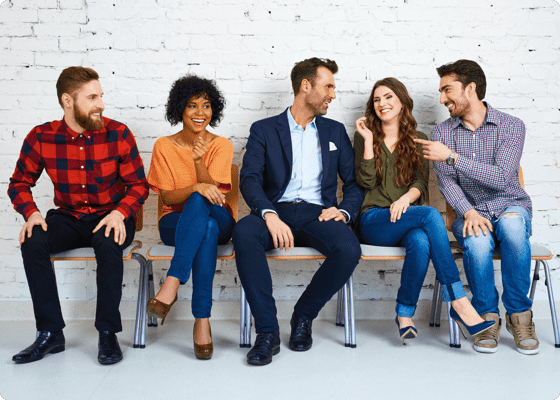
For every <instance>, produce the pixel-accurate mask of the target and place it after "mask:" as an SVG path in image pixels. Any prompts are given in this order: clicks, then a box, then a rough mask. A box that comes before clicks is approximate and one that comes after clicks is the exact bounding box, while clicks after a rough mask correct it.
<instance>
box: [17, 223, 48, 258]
mask: <svg viewBox="0 0 560 400" xmlns="http://www.w3.org/2000/svg"><path fill="white" fill-rule="evenodd" d="M21 252H22V254H23V255H24V256H25V255H26V254H29V255H32V256H35V255H37V254H40V253H46V254H48V253H49V238H48V235H47V232H45V231H44V230H43V229H42V228H41V227H40V226H35V227H33V230H32V231H31V237H26V238H25V241H24V242H23V243H22V244H21Z"/></svg>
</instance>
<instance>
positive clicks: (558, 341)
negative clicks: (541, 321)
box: [541, 261, 560, 348]
mask: <svg viewBox="0 0 560 400" xmlns="http://www.w3.org/2000/svg"><path fill="white" fill-rule="evenodd" d="M541 262H542V263H543V266H544V275H545V278H546V281H545V283H546V288H547V291H548V303H549V304H550V316H551V318H552V328H553V329H554V347H556V348H560V332H558V318H557V317H556V306H555V305H554V293H553V291H552V281H551V280H550V268H549V267H548V263H547V262H546V261H541Z"/></svg>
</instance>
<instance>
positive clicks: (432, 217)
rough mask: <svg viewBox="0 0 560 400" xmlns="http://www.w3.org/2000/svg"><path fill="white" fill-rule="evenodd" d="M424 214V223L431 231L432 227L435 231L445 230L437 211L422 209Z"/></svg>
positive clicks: (428, 208)
mask: <svg viewBox="0 0 560 400" xmlns="http://www.w3.org/2000/svg"><path fill="white" fill-rule="evenodd" d="M424 213H425V215H424V223H425V224H427V225H429V226H430V228H431V229H434V227H435V229H438V228H440V229H441V228H443V229H445V225H444V224H443V217H442V216H441V214H440V212H439V211H438V210H436V209H435V208H433V207H424Z"/></svg>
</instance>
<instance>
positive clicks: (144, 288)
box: [140, 260, 152, 349]
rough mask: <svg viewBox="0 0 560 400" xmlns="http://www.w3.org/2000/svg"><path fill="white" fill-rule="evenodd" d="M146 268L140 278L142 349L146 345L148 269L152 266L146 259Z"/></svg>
mask: <svg viewBox="0 0 560 400" xmlns="http://www.w3.org/2000/svg"><path fill="white" fill-rule="evenodd" d="M146 265H147V268H146V270H145V273H144V279H143V280H142V292H143V293H144V294H143V297H144V298H143V299H142V304H141V307H142V310H141V317H142V322H141V324H140V348H141V349H143V348H144V347H146V320H147V316H148V314H147V312H146V306H147V302H148V271H149V270H150V269H151V268H152V261H151V260H148V261H147V262H146Z"/></svg>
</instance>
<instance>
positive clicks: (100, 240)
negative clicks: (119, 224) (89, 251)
mask: <svg viewBox="0 0 560 400" xmlns="http://www.w3.org/2000/svg"><path fill="white" fill-rule="evenodd" d="M91 245H92V247H93V248H94V250H95V252H96V253H97V252H99V251H103V252H111V251H118V252H120V251H121V246H120V245H119V244H118V243H117V242H115V233H114V231H113V230H111V233H110V234H109V237H107V236H105V228H102V229H100V230H99V231H97V232H96V233H95V234H94V235H93V240H92V244H91Z"/></svg>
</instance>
